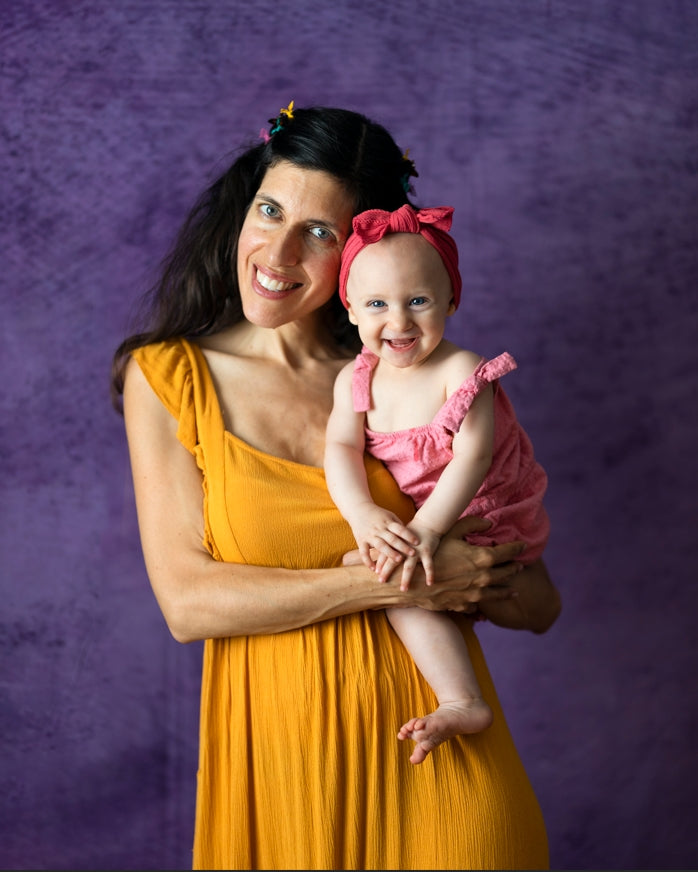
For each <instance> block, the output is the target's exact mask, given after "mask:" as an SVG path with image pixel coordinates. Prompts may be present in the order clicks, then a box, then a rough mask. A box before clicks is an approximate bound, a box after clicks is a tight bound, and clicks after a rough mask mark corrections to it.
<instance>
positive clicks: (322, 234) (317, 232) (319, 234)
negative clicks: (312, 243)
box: [310, 227, 333, 242]
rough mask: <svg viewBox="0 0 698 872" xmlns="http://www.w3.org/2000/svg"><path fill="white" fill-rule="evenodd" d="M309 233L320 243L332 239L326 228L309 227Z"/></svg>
mask: <svg viewBox="0 0 698 872" xmlns="http://www.w3.org/2000/svg"><path fill="white" fill-rule="evenodd" d="M310 232H311V233H312V234H313V236H315V237H316V238H317V239H319V240H320V241H321V242H326V241H327V240H328V239H332V238H333V236H332V234H331V233H330V231H329V230H328V229H327V228H326V227H311V228H310Z"/></svg>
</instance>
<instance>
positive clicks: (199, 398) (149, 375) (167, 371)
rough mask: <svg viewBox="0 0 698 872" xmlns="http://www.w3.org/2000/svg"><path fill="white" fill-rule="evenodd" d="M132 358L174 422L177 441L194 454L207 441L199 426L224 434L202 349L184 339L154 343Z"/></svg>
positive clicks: (137, 349)
mask: <svg viewBox="0 0 698 872" xmlns="http://www.w3.org/2000/svg"><path fill="white" fill-rule="evenodd" d="M131 356H132V357H133V358H134V360H135V361H136V362H137V363H138V365H139V366H140V368H141V370H142V371H143V374H144V375H145V377H146V379H147V380H148V383H149V384H150V386H151V387H152V389H153V391H154V392H155V393H156V394H157V396H158V397H159V399H160V401H161V402H162V404H163V405H164V406H165V408H166V409H167V410H168V411H169V412H170V414H171V415H172V416H173V417H174V418H175V419H176V420H177V422H178V427H177V439H178V440H179V441H180V442H181V443H182V445H184V447H185V448H186V449H187V451H189V452H191V453H192V454H196V448H197V445H199V444H200V443H202V442H205V441H207V440H206V436H205V434H203V433H202V432H200V422H202V421H205V422H206V427H207V429H209V428H212V429H213V430H214V431H216V432H219V431H222V430H223V418H222V415H221V413H220V408H219V406H218V401H217V397H216V394H215V390H214V389H213V385H212V384H209V380H210V376H209V374H208V367H207V366H206V361H205V359H204V357H203V353H202V351H201V349H200V348H199V347H198V346H197V345H193V344H192V343H190V342H188V341H187V340H186V339H173V340H168V341H166V342H154V343H152V344H150V345H145V346H143V347H142V348H136V349H135V350H134V351H133V352H132V353H131Z"/></svg>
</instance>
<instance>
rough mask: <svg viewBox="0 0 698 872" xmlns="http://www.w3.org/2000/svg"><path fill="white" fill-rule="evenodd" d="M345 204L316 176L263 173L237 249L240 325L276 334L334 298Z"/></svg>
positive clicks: (279, 168)
mask: <svg viewBox="0 0 698 872" xmlns="http://www.w3.org/2000/svg"><path fill="white" fill-rule="evenodd" d="M352 216H353V203H352V199H351V197H350V196H349V194H347V192H346V191H345V190H344V188H343V186H342V185H341V184H340V182H339V181H338V180H337V179H336V178H335V177H334V176H331V175H329V174H328V173H325V172H322V171H320V170H308V169H302V168H301V167H297V166H295V165H294V164H292V163H289V162H288V161H281V162H280V163H278V164H276V165H275V166H273V167H270V168H269V169H268V170H267V172H266V174H265V176H264V178H263V179H262V183H261V185H260V186H259V190H258V191H257V194H256V195H255V197H254V199H253V200H252V203H251V204H250V208H249V210H248V212H247V215H246V217H245V221H244V223H243V225H242V230H241V231H240V239H239V241H238V261H237V271H238V282H239V285H240V296H241V300H242V308H243V312H244V314H245V317H246V318H247V320H248V321H250V322H251V323H253V324H256V325H257V326H260V327H279V326H281V325H282V324H288V323H290V322H291V321H296V320H298V319H300V318H303V317H305V316H308V315H310V314H311V313H312V312H315V311H316V310H317V309H319V308H320V307H321V306H323V305H324V304H325V303H326V302H327V301H328V300H329V299H330V298H331V296H332V294H334V293H335V292H336V290H337V277H338V275H339V260H340V255H341V253H342V248H343V247H344V243H345V242H346V239H347V236H348V235H349V233H350V231H351V219H352Z"/></svg>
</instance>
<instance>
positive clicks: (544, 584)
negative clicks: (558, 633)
mask: <svg viewBox="0 0 698 872" xmlns="http://www.w3.org/2000/svg"><path fill="white" fill-rule="evenodd" d="M508 586H509V587H510V588H511V590H512V591H515V592H516V596H515V597H513V598H511V599H507V600H499V601H494V600H493V601H489V602H482V603H480V611H481V612H482V614H483V615H484V616H485V617H486V618H487V619H488V620H489V621H492V623H493V624H497V626H499V627H505V628H507V629H511V630H531V631H532V632H534V633H545V632H546V631H547V630H549V629H550V627H552V625H553V624H554V623H555V621H556V620H557V618H558V617H559V615H560V612H561V610H562V603H561V600H560V594H559V593H558V591H557V588H556V587H555V586H554V585H553V583H552V581H551V580H550V576H549V574H548V570H547V568H546V566H545V564H544V563H543V561H542V560H537V561H536V562H535V563H531V564H530V565H528V566H524V568H523V569H522V570H521V572H519V573H518V574H517V575H515V576H513V577H512V579H511V580H510V581H509V582H508Z"/></svg>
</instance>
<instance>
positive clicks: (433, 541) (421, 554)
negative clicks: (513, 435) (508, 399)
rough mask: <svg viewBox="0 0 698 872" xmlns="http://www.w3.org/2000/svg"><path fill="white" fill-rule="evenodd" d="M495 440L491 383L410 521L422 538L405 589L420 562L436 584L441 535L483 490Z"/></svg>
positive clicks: (408, 569)
mask: <svg viewBox="0 0 698 872" xmlns="http://www.w3.org/2000/svg"><path fill="white" fill-rule="evenodd" d="M493 441H494V391H493V390H492V387H491V386H488V387H487V388H485V389H484V390H483V391H482V393H480V394H479V395H478V396H477V398H476V399H475V400H474V401H473V404H472V405H471V407H470V409H469V411H468V414H467V415H466V416H465V418H464V419H463V423H462V425H461V427H460V430H459V431H458V432H457V433H456V434H455V435H454V437H453V446H452V447H453V458H452V459H451V460H450V462H449V463H448V464H447V465H446V466H445V467H444V469H443V472H442V473H441V475H440V476H439V480H438V481H437V483H436V485H435V486H434V490H433V491H432V492H431V494H430V495H429V497H428V498H427V499H426V500H425V501H424V503H423V504H422V506H421V507H420V509H419V511H418V512H417V514H416V515H415V516H414V519H413V520H412V521H411V522H410V524H409V528H410V530H412V531H414V532H415V533H416V534H417V535H418V536H419V537H420V541H419V544H418V545H417V546H416V547H415V552H416V553H415V554H414V555H413V556H411V557H408V558H407V559H406V560H405V564H404V566H403V570H402V580H401V585H400V586H401V588H402V589H403V590H406V589H407V587H409V582H410V579H411V577H412V573H413V572H414V567H415V566H416V565H417V563H418V562H421V564H422V566H423V567H424V573H425V576H426V581H427V584H433V583H434V565H433V559H432V558H433V555H434V553H435V552H436V549H437V548H438V546H439V543H440V542H441V537H442V536H443V535H444V533H446V532H448V530H450V529H451V527H452V526H453V525H454V524H455V522H456V521H457V520H458V518H460V517H461V515H462V514H463V512H465V510H466V508H467V507H468V504H469V503H470V502H471V501H472V499H473V497H474V496H475V494H476V493H477V492H478V490H479V489H480V485H481V484H482V482H483V480H484V478H485V476H486V475H487V471H488V470H489V468H490V466H491V464H492V444H493ZM382 563H383V564H385V561H383V562H382ZM388 568H390V567H388V566H387V565H380V566H378V567H377V571H378V572H381V573H385V572H386V571H387V569H388ZM392 568H393V569H394V568H395V567H394V566H393V567H392ZM381 577H382V576H381Z"/></svg>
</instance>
